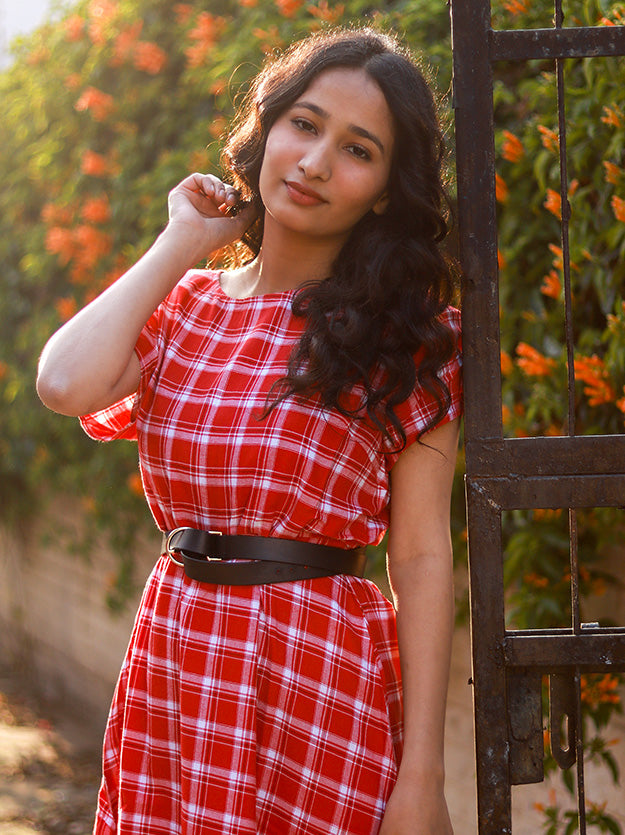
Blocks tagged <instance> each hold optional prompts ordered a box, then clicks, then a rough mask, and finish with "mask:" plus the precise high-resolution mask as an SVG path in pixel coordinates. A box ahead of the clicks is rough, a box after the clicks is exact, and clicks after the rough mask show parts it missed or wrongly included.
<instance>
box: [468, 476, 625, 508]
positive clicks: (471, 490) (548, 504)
mask: <svg viewBox="0 0 625 835" xmlns="http://www.w3.org/2000/svg"><path fill="white" fill-rule="evenodd" d="M466 486H467V498H468V500H469V501H470V500H471V498H472V497H473V496H475V495H476V494H478V495H481V496H482V497H483V499H484V501H485V503H486V505H487V506H490V508H491V509H492V510H495V511H499V510H517V509H518V510H520V509H525V510H532V509H535V508H581V507H588V508H589V507H623V506H625V474H623V475H603V474H600V475H594V476H593V475H564V476H563V475H554V476H531V475H525V474H521V475H512V476H500V477H498V478H495V477H488V478H475V477H473V476H467V478H466Z"/></svg>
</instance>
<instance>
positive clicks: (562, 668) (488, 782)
mask: <svg viewBox="0 0 625 835" xmlns="http://www.w3.org/2000/svg"><path fill="white" fill-rule="evenodd" d="M451 17H452V45H453V60H454V85H453V89H454V108H455V112H456V156H457V160H456V162H457V178H458V220H459V242H460V251H461V259H462V264H463V268H464V272H465V276H466V291H465V297H464V302H463V330H464V335H463V341H464V353H465V389H466V393H465V444H466V462H467V475H466V495H467V518H468V531H469V569H470V596H471V628H472V653H473V681H474V708H475V742H476V766H477V784H478V786H477V787H478V820H479V823H478V826H479V832H480V833H481V835H500V834H501V835H505V833H511V832H512V821H511V788H510V787H511V785H512V784H515V783H525V782H536V781H538V780H541V779H542V778H543V765H542V725H541V722H542V715H541V710H542V709H541V704H540V686H541V676H542V675H543V674H548V675H549V676H550V682H551V686H550V693H551V713H552V717H551V727H552V735H553V739H552V748H553V753H554V756H555V757H556V759H557V760H558V761H559V763H560V765H561V766H563V767H568V766H570V765H571V764H572V763H573V762H575V761H577V766H578V781H577V782H578V786H577V793H578V811H579V822H580V832H581V833H582V835H583V833H584V832H585V827H586V823H585V798H584V791H585V790H584V774H583V740H582V739H581V728H582V717H581V698H580V676H581V674H582V672H590V671H596V672H606V671H618V670H625V628H614V629H612V628H589V626H588V625H587V624H583V623H581V620H580V609H579V593H578V589H577V585H578V564H577V563H578V556H577V541H576V508H582V507H599V506H604V507H619V506H622V505H623V502H624V497H625V435H617V436H609V437H607V436H586V437H576V436H575V427H574V383H575V379H574V369H573V348H574V346H573V342H572V335H571V328H570V326H569V327H568V331H569V333H568V339H567V350H568V356H569V369H570V372H569V381H568V400H569V427H568V437H558V438H551V437H550V438H523V439H507V438H506V439H504V438H503V428H502V419H501V367H500V346H499V288H498V272H497V224H496V212H495V150H494V123H493V79H492V64H493V63H494V62H496V61H527V60H531V59H543V60H544V59H553V60H555V61H556V76H557V84H558V93H559V96H558V98H559V103H558V117H559V125H560V131H559V135H560V139H561V143H560V160H561V196H562V209H563V211H562V216H563V227H562V244H563V247H562V248H563V260H564V261H565V269H564V272H565V276H564V278H565V286H566V285H568V288H567V291H566V294H565V295H566V300H565V315H566V318H567V321H568V322H570V320H571V296H570V276H569V275H568V273H569V270H568V258H569V254H568V214H569V212H568V201H567V191H568V183H567V173H566V130H565V121H566V120H565V113H564V83H563V59H565V58H572V57H576V58H580V57H596V56H610V55H612V56H614V55H625V27H618V26H614V27H579V28H573V29H567V28H562V23H563V16H562V4H561V0H555V27H554V28H553V29H536V30H514V31H504V30H500V31H495V30H492V28H491V10H490V3H489V2H488V0H451ZM537 507H541V508H549V507H550V508H568V509H569V515H570V540H571V553H570V567H571V578H572V581H571V595H572V596H571V610H572V617H571V627H570V628H565V629H553V630H506V628H505V621H504V595H503V546H502V530H501V513H502V511H503V510H507V509H516V508H537ZM563 716H566V717H567V719H568V733H567V739H566V740H563V739H560V724H561V719H562V717H563ZM537 731H538V733H537ZM539 736H540V739H539Z"/></svg>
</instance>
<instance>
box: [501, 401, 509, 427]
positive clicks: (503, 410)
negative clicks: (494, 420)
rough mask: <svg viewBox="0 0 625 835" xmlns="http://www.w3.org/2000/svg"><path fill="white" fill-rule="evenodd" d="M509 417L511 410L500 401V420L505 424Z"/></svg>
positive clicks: (507, 422)
mask: <svg viewBox="0 0 625 835" xmlns="http://www.w3.org/2000/svg"><path fill="white" fill-rule="evenodd" d="M511 418H512V412H511V411H510V409H509V408H508V407H507V406H506V404H505V403H502V406H501V420H502V423H503V425H504V426H507V425H508V424H509V423H510V420H511Z"/></svg>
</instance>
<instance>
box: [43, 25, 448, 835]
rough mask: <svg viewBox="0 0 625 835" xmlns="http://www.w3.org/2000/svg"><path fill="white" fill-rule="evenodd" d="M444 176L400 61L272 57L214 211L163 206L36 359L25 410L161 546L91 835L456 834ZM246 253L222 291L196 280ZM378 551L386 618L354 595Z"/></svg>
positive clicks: (339, 47) (367, 599)
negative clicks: (450, 704)
mask: <svg viewBox="0 0 625 835" xmlns="http://www.w3.org/2000/svg"><path fill="white" fill-rule="evenodd" d="M441 147H442V141H441V134H440V130H439V127H438V124H437V120H436V113H435V107H434V103H433V99H432V95H431V93H430V91H429V89H428V87H427V86H426V84H425V82H424V80H423V77H422V75H421V74H420V72H419V71H418V69H417V67H416V65H415V63H414V62H413V60H412V59H411V58H410V56H409V55H408V54H407V53H406V52H405V51H404V50H403V49H402V48H401V47H400V46H399V45H398V44H397V43H396V42H395V40H394V39H392V38H391V37H388V36H384V35H381V34H378V33H375V32H373V31H371V30H366V29H365V30H353V31H352V30H348V31H334V32H331V33H329V34H324V35H318V36H315V37H313V38H310V39H307V40H305V41H303V42H301V43H299V44H296V45H295V46H294V47H293V48H291V49H290V50H289V51H288V52H287V53H286V54H285V55H284V56H282V57H281V58H279V59H276V60H274V61H271V62H270V63H269V64H268V65H267V67H266V68H265V69H264V70H263V72H262V73H261V74H260V76H259V78H258V79H257V80H256V82H255V83H254V84H253V86H252V88H251V90H250V93H249V95H248V98H247V102H246V104H245V107H244V109H243V112H242V113H241V114H240V116H239V119H238V121H237V123H236V126H235V129H234V131H233V133H232V134H231V136H230V138H229V141H228V143H227V146H226V149H225V156H224V159H225V168H226V171H227V176H226V180H228V181H230V182H231V183H233V184H234V185H230V184H226V183H225V182H223V181H222V180H220V179H218V178H217V177H215V176H212V175H209V174H193V175H191V176H189V177H187V178H186V179H185V180H183V181H182V182H181V183H180V184H179V185H178V186H177V187H176V188H175V189H174V190H173V191H172V192H171V194H170V196H169V223H168V225H167V227H166V228H165V230H164V231H163V233H162V234H161V235H160V236H159V237H158V239H157V240H156V242H155V243H154V245H153V246H152V248H151V249H150V250H149V251H148V252H147V253H146V254H145V255H144V256H143V257H142V258H141V260H140V261H139V262H138V263H137V264H136V265H135V266H133V267H132V268H131V269H130V270H129V271H128V272H127V273H126V274H125V275H124V276H123V277H122V278H120V279H119V281H117V282H116V283H115V284H114V285H113V286H112V287H111V288H109V289H108V290H107V291H106V292H105V293H104V294H103V295H102V296H100V297H99V298H98V299H96V300H95V301H93V302H92V303H91V304H90V305H89V306H88V307H86V308H85V309H84V310H83V311H82V312H80V313H79V314H78V315H77V316H76V317H75V318H74V319H73V320H71V321H70V322H68V323H67V324H66V325H65V326H64V327H63V328H61V330H60V331H59V332H58V333H57V334H55V335H54V336H53V337H52V339H51V340H50V341H49V343H48V344H47V346H46V348H45V349H44V352H43V355H42V358H41V365H40V373H39V378H38V390H39V393H40V396H41V398H42V400H43V401H44V403H45V404H46V405H48V406H49V407H50V408H51V409H54V410H56V411H58V412H62V413H64V414H68V415H77V416H83V417H82V418H81V420H82V423H83V425H84V427H85V429H86V431H87V432H88V433H89V434H90V435H91V436H92V437H94V438H96V439H99V440H110V439H113V438H136V439H138V442H139V454H140V462H141V469H142V475H143V481H144V486H145V493H146V496H147V498H148V501H149V504H150V507H151V509H152V512H153V514H154V517H155V519H156V522H157V524H158V526H159V528H160V529H161V530H162V531H163V532H165V534H166V536H165V539H164V548H163V554H162V555H161V558H160V560H159V561H158V563H157V565H156V567H155V569H154V571H153V572H152V574H151V576H150V578H149V580H148V583H147V586H146V589H145V592H144V595H143V599H142V601H141V605H140V608H139V612H138V615H137V620H136V624H135V628H134V631H133V634H132V638H131V641H130V646H129V649H128V653H127V656H126V659H125V662H124V665H123V668H122V672H121V675H120V679H119V682H118V686H117V690H116V692H115V696H114V700H113V706H112V709H111V715H110V718H109V723H108V728H107V732H106V737H105V746H104V771H103V781H102V787H101V791H100V801H99V808H98V815H97V820H96V829H95V831H96V833H100V835H104V833H120V835H122V834H123V835H139V833H141V835H148V833H149V835H159V834H160V833H184V835H208V833H222V834H224V833H233V835H234V833H236V835H245V833H263V835H270V833H271V834H272V835H282V834H283V833H284V834H285V835H286V833H301V835H304V833H306V835H314V833H317V834H318V835H327V834H328V833H336V835H347V833H349V835H366V834H367V833H378V832H379V833H381V834H382V835H399V833H405V835H449V833H451V831H452V829H451V823H450V820H449V815H448V812H447V807H446V803H445V798H444V793H443V782H444V766H443V728H444V714H445V697H446V688H447V679H448V666H449V654H450V642H451V633H452V609H453V593H452V560H451V547H450V536H449V498H450V490H451V483H452V477H453V471H454V460H455V452H456V445H457V433H458V426H457V424H458V417H459V414H460V410H461V404H460V399H461V394H460V359H459V354H458V324H459V316H458V312H457V311H456V310H454V309H453V308H451V307H450V306H449V305H450V300H451V294H452V278H451V275H450V270H449V268H448V265H447V262H446V260H445V258H444V257H443V255H442V254H441V251H440V249H439V245H440V241H441V240H442V238H443V237H444V235H445V232H446V222H445V219H444V205H445V202H444V190H443V186H442V182H441V172H440V164H441ZM235 186H236V190H235ZM235 208H238V210H239V211H238V213H237V212H236V211H235V212H232V211H231V210H232V209H235ZM241 239H242V241H243V242H245V244H246V245H247V247H248V252H249V257H248V259H247V260H245V259H244V260H240V261H239V266H237V267H235V268H233V269H230V270H224V271H212V270H197V269H192V268H193V266H194V265H195V264H197V263H198V262H200V261H201V260H202V259H206V258H208V257H211V256H212V255H213V254H214V253H215V252H217V251H219V250H222V249H224V248H225V247H228V246H229V245H235V246H238V247H239V249H240V248H241V247H243V243H242V242H241ZM236 242H238V243H236ZM85 415H86V416H85ZM387 528H390V535H389V540H388V568H389V576H390V581H391V585H392V589H393V594H394V602H395V606H394V607H393V606H391V604H390V603H389V602H388V601H387V600H386V599H385V598H384V597H383V595H382V594H381V593H380V592H379V591H378V589H377V588H376V587H375V586H374V585H373V584H372V583H371V582H369V581H367V580H365V579H363V578H362V576H361V575H362V547H363V546H365V545H368V544H370V543H376V542H379V540H380V539H381V537H382V535H383V533H384V531H385V530H386V529H387ZM208 531H212V532H216V533H208ZM202 532H203V533H202ZM207 557H209V558H210V561H208V560H207V559H206V558H207Z"/></svg>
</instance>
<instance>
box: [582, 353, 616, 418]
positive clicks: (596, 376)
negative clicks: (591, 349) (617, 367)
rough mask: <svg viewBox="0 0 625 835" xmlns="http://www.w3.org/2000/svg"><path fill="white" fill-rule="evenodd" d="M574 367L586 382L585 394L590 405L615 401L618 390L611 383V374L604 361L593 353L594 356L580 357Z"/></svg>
mask: <svg viewBox="0 0 625 835" xmlns="http://www.w3.org/2000/svg"><path fill="white" fill-rule="evenodd" d="M573 367H574V369H575V376H576V377H577V379H578V380H581V381H582V382H583V383H585V386H584V394H585V395H586V397H588V404H589V405H590V406H601V405H602V404H603V403H613V402H614V400H615V399H616V392H615V391H614V389H613V387H612V384H611V383H610V374H609V372H608V369H607V368H606V367H605V363H604V361H603V360H602V359H601V358H600V357H598V356H597V355H596V354H593V355H592V357H578V358H577V359H576V360H574V363H573Z"/></svg>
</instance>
